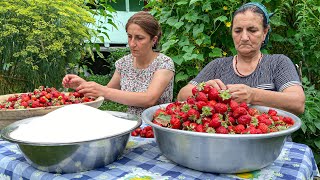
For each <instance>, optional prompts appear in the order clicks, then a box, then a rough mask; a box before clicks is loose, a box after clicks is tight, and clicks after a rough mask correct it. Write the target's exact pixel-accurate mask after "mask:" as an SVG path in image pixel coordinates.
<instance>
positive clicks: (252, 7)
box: [231, 5, 269, 29]
mask: <svg viewBox="0 0 320 180" xmlns="http://www.w3.org/2000/svg"><path fill="white" fill-rule="evenodd" d="M247 11H251V12H253V13H256V14H259V15H261V16H262V22H263V28H264V29H266V28H268V25H269V22H268V20H267V18H266V16H265V15H264V12H263V11H262V10H261V9H260V8H258V7H257V6H255V5H247V6H241V7H240V8H239V9H237V10H236V11H235V12H234V13H233V17H232V25H233V19H234V17H235V16H236V15H237V14H239V13H245V12H247ZM232 25H231V27H232Z"/></svg>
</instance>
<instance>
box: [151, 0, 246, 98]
mask: <svg viewBox="0 0 320 180" xmlns="http://www.w3.org/2000/svg"><path fill="white" fill-rule="evenodd" d="M240 4H241V2H240V1H236V0H230V1H224V0H207V1H194V0H191V1H190V0H178V1H170V0H162V1H150V2H149V4H148V6H147V7H149V8H152V10H151V13H152V14H153V15H154V16H155V17H156V18H157V19H159V22H160V24H161V27H162V30H163V38H162V41H161V42H162V52H164V53H165V54H166V55H168V56H170V57H171V58H172V59H173V61H174V62H175V64H176V76H175V83H176V84H175V94H177V92H178V90H179V89H180V88H181V87H182V86H184V85H185V84H186V83H187V82H188V81H190V80H191V79H192V78H193V77H195V76H196V75H197V74H198V73H199V71H200V70H201V69H202V68H203V67H204V66H205V65H206V64H207V63H209V62H210V61H211V60H212V59H214V58H217V57H222V56H230V55H233V54H234V53H235V51H234V46H233V41H232V38H231V34H230V25H231V19H232V12H233V11H234V10H235V9H236V8H237V7H239V6H240Z"/></svg>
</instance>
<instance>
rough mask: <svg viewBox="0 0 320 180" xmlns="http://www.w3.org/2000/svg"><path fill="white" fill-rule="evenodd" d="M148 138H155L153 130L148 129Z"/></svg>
mask: <svg viewBox="0 0 320 180" xmlns="http://www.w3.org/2000/svg"><path fill="white" fill-rule="evenodd" d="M145 137H146V138H154V134H153V131H152V130H151V131H147V132H146V135H145Z"/></svg>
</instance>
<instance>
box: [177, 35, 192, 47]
mask: <svg viewBox="0 0 320 180" xmlns="http://www.w3.org/2000/svg"><path fill="white" fill-rule="evenodd" d="M178 45H179V46H180V47H183V46H189V45H190V42H189V39H188V38H187V37H186V36H182V37H181V39H180V41H179V43H178Z"/></svg>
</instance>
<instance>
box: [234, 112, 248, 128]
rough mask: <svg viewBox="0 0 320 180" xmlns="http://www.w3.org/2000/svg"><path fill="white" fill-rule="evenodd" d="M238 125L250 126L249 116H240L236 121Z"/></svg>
mask: <svg viewBox="0 0 320 180" xmlns="http://www.w3.org/2000/svg"><path fill="white" fill-rule="evenodd" d="M237 122H238V124H242V125H244V126H246V125H248V124H250V122H251V116H249V115H247V114H246V115H242V116H240V117H239V118H238V119H237Z"/></svg>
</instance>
